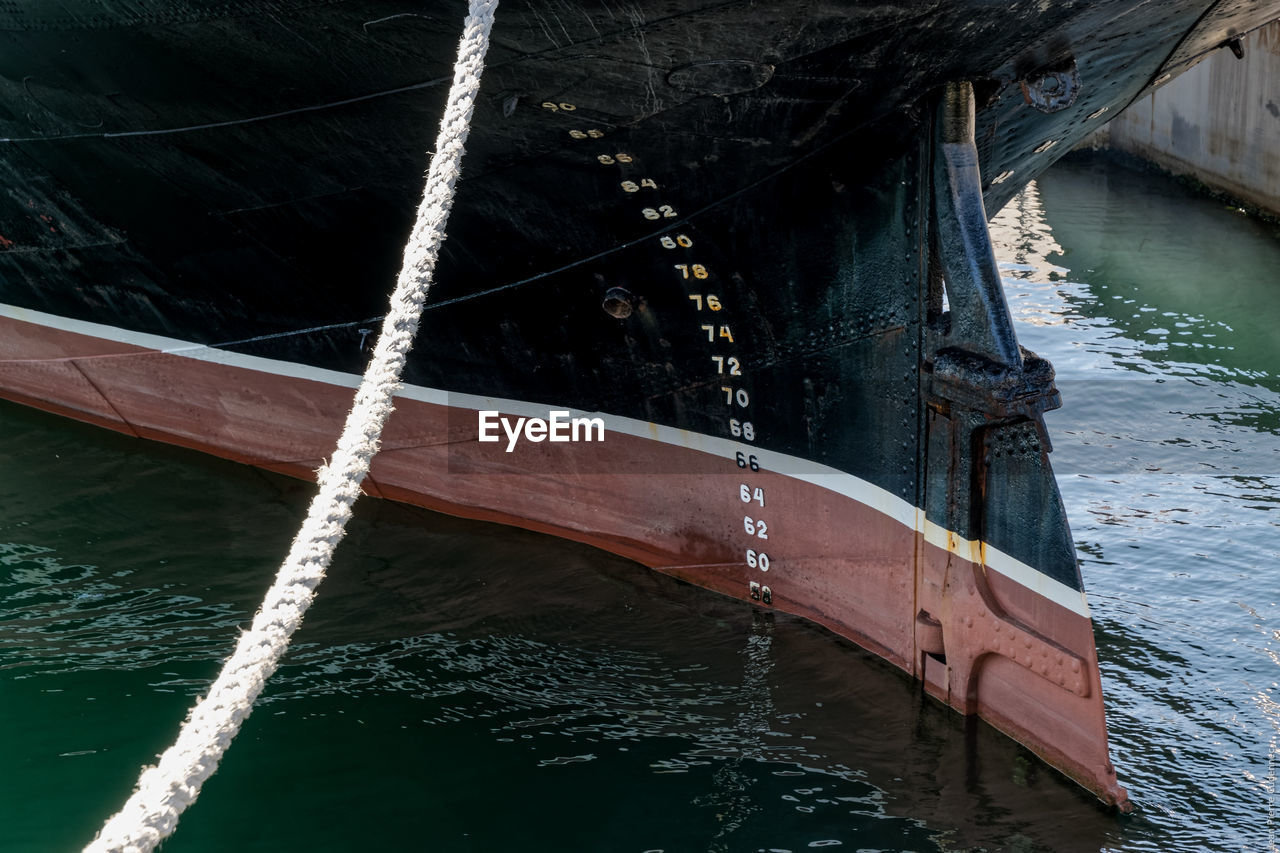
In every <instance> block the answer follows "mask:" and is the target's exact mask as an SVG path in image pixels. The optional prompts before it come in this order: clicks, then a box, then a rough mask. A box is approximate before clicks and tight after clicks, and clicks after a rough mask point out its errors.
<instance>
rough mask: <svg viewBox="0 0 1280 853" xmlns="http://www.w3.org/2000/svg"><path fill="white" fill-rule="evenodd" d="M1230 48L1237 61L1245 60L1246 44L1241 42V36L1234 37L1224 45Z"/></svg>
mask: <svg viewBox="0 0 1280 853" xmlns="http://www.w3.org/2000/svg"><path fill="white" fill-rule="evenodd" d="M1224 44H1225V45H1226V47H1228V48H1230V50H1231V55H1232V56H1234V57H1235V58H1236V59H1244V42H1243V41H1241V40H1240V36H1233V37H1231V38H1229V39H1227V40H1226V42H1225V43H1224Z"/></svg>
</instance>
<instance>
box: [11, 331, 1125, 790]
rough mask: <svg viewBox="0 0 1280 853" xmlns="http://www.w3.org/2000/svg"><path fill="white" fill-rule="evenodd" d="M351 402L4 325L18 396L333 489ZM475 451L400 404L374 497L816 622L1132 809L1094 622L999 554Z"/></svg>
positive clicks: (871, 515)
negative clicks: (1004, 566) (1009, 568)
mask: <svg viewBox="0 0 1280 853" xmlns="http://www.w3.org/2000/svg"><path fill="white" fill-rule="evenodd" d="M351 393H352V392H351V391H350V389H348V388H344V387H341V386H337V385H333V384H328V383H326V382H320V381H314V380H310V379H306V378H298V377H296V376H287V375H280V374H275V373H271V372H265V371H259V370H250V369H245V368H243V367H238V366H230V365H227V364H220V363H215V362H213V361H208V360H199V359H195V358H190V357H187V356H183V355H177V354H168V353H162V352H158V351H156V350H151V349H146V348H144V347H139V346H132V345H129V344H124V343H119V342H116V341H111V340H105V339H102V338H97V337H92V336H90V335H87V334H80V333H77V332H70V331H65V330H60V329H55V328H50V327H48V326H45V325H41V324H39V323H31V322H24V321H21V320H15V319H11V318H5V317H0V396H2V397H4V398H7V399H10V400H14V401H16V402H20V403H24V404H27V405H31V406H34V407H37V408H41V409H44V410H47V411H51V412H55V413H57V414H60V415H64V416H69V417H73V418H76V419H79V420H82V421H87V422H90V423H93V424H97V425H100V426H105V427H108V428H111V429H115V430H119V431H121V432H125V433H128V434H130V435H134V436H138V437H141V438H148V439H154V440H158V441H164V442H168V443H171V444H177V445H181V446H184V447H188V448H193V449H196V450H200V451H204V452H208V453H212V454H215V455H217V456H221V457H225V458H228V459H232V460H236V461H239V462H244V463H248V464H251V465H256V466H260V467H262V468H265V469H268V470H271V471H276V472H280V473H284V474H288V475H292V476H297V477H302V478H310V477H312V476H313V474H314V471H315V469H316V468H318V467H319V466H320V465H321V464H322V461H323V459H324V458H325V457H327V455H328V454H329V452H330V451H331V449H332V447H333V444H334V442H335V441H336V437H337V434H338V432H339V430H340V428H341V421H342V418H343V416H344V414H345V413H346V411H347V409H348V407H349V405H350V399H351ZM476 434H477V425H476V415H475V413H474V411H465V410H464V411H458V410H456V409H454V410H452V411H451V410H450V409H449V407H447V406H444V405H436V404H431V403H425V402H421V401H418V400H413V399H404V398H401V399H399V400H398V402H397V411H396V413H395V415H394V416H393V417H392V419H391V421H390V423H389V424H388V427H387V430H386V432H385V434H384V439H383V449H382V451H381V453H380V454H379V456H378V457H377V458H376V459H375V460H374V462H373V466H372V470H371V472H370V476H369V479H368V480H367V482H366V491H367V492H369V493H370V494H373V495H376V496H379V497H384V498H388V499H391V500H397V501H403V502H406V503H411V504H416V505H419V506H423V507H427V508H430V509H434V510H440V511H443V512H447V513H451V514H454V515H460V516H465V517H469V518H474V519H482V520H489V521H497V522H502V523H506V524H513V525H518V526H520V527H525V528H528V529H532V530H537V531H542V532H546V533H551V534H554V535H557V536H562V537H565V538H569V539H573V540H577V541H580V542H586V543H589V544H592V545H595V546H598V547H601V548H603V549H606V550H608V551H612V552H614V553H617V554H620V555H623V556H625V557H628V558H631V559H634V560H636V561H638V562H640V563H643V564H644V565H646V566H649V567H651V568H654V569H656V570H658V571H661V572H664V573H666V574H669V575H672V576H674V577H678V578H681V579H683V580H686V581H689V582H691V583H694V584H697V585H698V586H702V587H706V588H708V589H712V590H715V591H718V592H722V593H724V594H726V595H730V596H734V597H736V598H741V599H752V598H754V599H756V602H757V604H758V605H760V606H770V607H772V608H775V609H778V610H783V611H786V612H789V613H793V614H796V615H799V616H803V617H805V618H808V619H811V620H813V621H815V622H817V623H819V624H821V625H824V626H826V627H827V628H829V629H831V630H832V631H834V632H836V633H837V634H839V635H841V636H843V637H846V638H848V639H850V640H852V641H853V642H855V643H857V644H859V645H861V646H863V647H865V648H867V649H869V650H870V651H873V652H875V653H876V654H878V655H880V656H882V657H884V658H885V659H886V660H889V661H891V662H892V663H894V664H895V665H897V666H899V667H901V668H902V669H903V670H905V671H906V672H908V673H911V674H912V675H914V676H916V677H917V678H920V679H921V680H922V681H923V683H924V685H925V688H926V689H927V690H928V692H929V693H930V694H932V695H933V696H935V697H937V698H939V699H940V700H942V701H944V702H947V703H948V704H950V705H951V706H952V707H954V708H956V709H957V710H959V711H961V712H963V713H966V714H978V715H980V716H981V717H982V718H983V719H985V720H987V721H988V722H990V723H991V724H993V725H995V726H996V727H997V728H999V729H1001V730H1002V731H1004V732H1006V733H1007V734H1009V735H1011V736H1012V737H1013V738H1015V739H1016V740H1018V741H1019V742H1021V743H1023V744H1024V745H1026V746H1027V747H1029V748H1031V749H1032V750H1033V751H1035V752H1036V753H1038V754H1039V755H1041V756H1042V757H1044V758H1045V759H1046V760H1047V761H1048V762H1049V763H1050V764H1052V765H1053V766H1055V767H1057V768H1059V769H1061V770H1062V771H1064V772H1065V773H1067V774H1068V775H1070V776H1071V777H1073V778H1074V779H1076V780H1077V781H1078V782H1080V783H1081V784H1082V785H1084V786H1085V787H1086V788H1088V789H1090V790H1091V791H1093V792H1094V793H1095V794H1097V795H1098V796H1099V797H1100V798H1101V799H1102V800H1103V801H1105V802H1108V803H1113V804H1116V805H1118V806H1120V807H1121V808H1122V809H1124V808H1127V807H1128V799H1127V795H1126V794H1125V791H1124V789H1123V788H1121V787H1120V786H1119V785H1118V783H1117V781H1116V776H1115V771H1114V769H1113V767H1112V766H1111V763H1110V760H1109V757H1108V750H1107V738H1106V723H1105V718H1104V714H1103V705H1102V686H1101V682H1100V679H1099V672H1098V665H1097V655H1096V652H1095V649H1094V641H1093V629H1092V624H1091V622H1090V620H1089V618H1088V617H1087V616H1085V615H1081V614H1080V613H1077V612H1073V611H1072V610H1070V609H1068V608H1066V607H1063V606H1061V605H1060V604H1058V603H1055V602H1053V601H1051V600H1049V599H1048V598H1045V597H1043V596H1041V595H1039V594H1038V593H1036V592H1035V591H1033V590H1032V589H1030V588H1028V587H1027V586H1024V585H1023V584H1021V583H1019V582H1017V581H1015V580H1012V579H1010V578H1008V577H1005V576H1003V575H1001V574H1000V573H999V572H997V571H995V570H993V569H991V568H990V567H988V566H985V565H983V563H982V558H981V555H980V554H979V555H974V554H966V553H965V552H964V551H963V550H961V549H951V548H944V547H940V546H938V545H935V544H933V543H932V542H930V541H928V539H929V537H926V535H925V534H924V533H923V532H922V531H921V530H917V529H913V528H912V527H910V526H908V525H905V524H903V523H902V522H901V521H899V520H896V519H894V518H891V517H889V516H887V515H885V514H882V513H881V512H879V511H878V510H876V509H873V508H871V507H869V506H867V505H866V504H864V503H862V502H860V501H858V500H856V499H853V498H851V497H848V496H846V495H845V494H841V493H839V492H836V491H832V490H829V489H827V488H824V487H822V486H818V485H814V484H813V483H810V482H806V481H804V480H800V479H796V478H793V477H790V476H787V475H786V474H782V473H777V472H772V471H759V472H752V471H749V470H747V469H742V470H739V469H737V467H736V466H735V465H734V464H732V462H730V464H728V465H726V460H725V459H724V458H722V457H721V456H719V455H717V454H713V453H707V452H703V451H700V450H693V449H690V448H687V447H680V446H676V445H673V444H670V443H666V442H663V441H661V440H655V439H651V438H645V437H639V436H635V435H628V434H624V433H616V432H610V433H608V434H607V435H606V437H605V441H604V442H603V443H585V442H579V443H573V444H555V445H552V444H547V443H541V444H529V443H527V442H525V443H523V444H522V445H520V446H518V447H517V448H516V450H515V451H514V452H511V453H507V452H505V447H506V442H505V439H504V440H503V441H501V442H498V443H496V444H482V443H480V442H478V441H477V440H476ZM744 483H745V484H747V485H748V486H749V487H750V489H751V490H752V491H753V490H754V489H755V488H760V489H762V491H763V493H764V494H765V495H767V501H766V503H765V505H764V506H763V507H761V506H760V505H759V503H758V502H755V501H751V502H746V503H744V502H743V501H742V500H741V495H740V487H741V486H742V485H743V484H744ZM744 515H746V516H754V520H755V521H760V520H767V524H768V539H767V540H765V539H762V538H759V537H758V536H749V535H748V534H747V533H746V532H745V527H744ZM922 526H923V525H922V524H918V525H917V527H922ZM747 547H752V549H753V551H757V552H767V554H768V556H769V560H770V563H769V569H768V570H767V571H761V569H760V568H759V567H758V566H757V567H755V568H752V567H750V566H749V565H748V564H747V561H746V559H744V555H745V554H746V550H745V549H746V548H747ZM957 550H960V553H956V551H957ZM762 591H763V592H762ZM766 599H767V600H766ZM954 626H963V629H962V630H960V629H957V628H956V627H954Z"/></svg>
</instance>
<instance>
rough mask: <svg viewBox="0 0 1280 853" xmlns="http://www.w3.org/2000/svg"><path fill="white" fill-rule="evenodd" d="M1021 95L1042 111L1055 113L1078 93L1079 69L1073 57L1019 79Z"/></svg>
mask: <svg viewBox="0 0 1280 853" xmlns="http://www.w3.org/2000/svg"><path fill="white" fill-rule="evenodd" d="M1021 85H1022V97H1023V98H1025V99H1026V101H1027V103H1028V104H1030V105H1031V106H1033V107H1035V108H1036V109H1037V110H1039V111H1040V112H1042V113H1056V112H1060V111H1061V110H1065V109H1066V108H1067V107H1069V106H1071V105H1072V104H1074V103H1075V102H1076V98H1077V97H1078V96H1079V95H1080V70H1079V69H1078V68H1076V61H1075V59H1074V58H1072V59H1069V60H1067V61H1066V62H1063V63H1060V64H1058V65H1055V66H1053V67H1050V68H1043V69H1041V70H1039V71H1036V72H1034V73H1032V74H1028V75H1027V76H1026V77H1024V78H1023V79H1022V81H1021Z"/></svg>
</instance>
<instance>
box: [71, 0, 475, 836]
mask: <svg viewBox="0 0 1280 853" xmlns="http://www.w3.org/2000/svg"><path fill="white" fill-rule="evenodd" d="M497 7H498V0H471V4H470V10H469V13H468V15H467V20H466V25H465V30H464V32H463V37H462V43H461V44H460V45H459V47H458V60H457V63H456V64H455V65H454V74H453V86H452V88H451V89H450V90H449V100H448V104H447V106H446V108H445V113H444V118H443V119H442V120H441V122H440V135H439V136H438V137H437V139H436V153H435V155H434V156H433V157H432V158H431V167H430V169H429V170H428V172H427V182H426V187H425V189H424V191H423V197H422V204H421V205H420V206H419V208H418V219H417V222H416V223H415V224H414V228H413V233H412V235H411V236H410V238H409V242H408V244H407V245H406V246H405V252H404V267H403V268H402V269H401V271H400V276H399V278H398V279H397V281H396V288H395V292H394V293H393V294H392V296H391V308H390V311H389V312H388V313H387V316H386V318H385V319H384V320H383V323H382V333H381V335H380V337H379V338H378V344H377V346H376V347H375V348H374V355H373V360H372V361H371V362H370V364H369V368H368V370H366V371H365V375H364V379H363V381H362V382H361V384H360V388H359V389H358V390H357V391H356V396H355V402H354V404H353V405H352V408H351V411H350V413H348V415H347V421H346V425H345V426H344V427H343V430H342V436H341V438H339V439H338V446H337V449H336V450H335V451H334V454H333V459H332V461H330V462H329V464H328V465H326V466H324V468H322V469H321V470H320V471H319V473H318V476H317V481H318V486H319V488H318V489H317V492H316V496H315V498H314V499H313V500H312V502H311V507H310V510H309V511H308V513H307V518H306V521H304V522H303V523H302V527H301V529H300V530H299V531H298V534H297V536H296V537H295V538H294V540H293V547H292V548H291V549H290V550H289V555H288V556H287V557H286V558H285V561H284V563H283V564H282V565H281V566H280V571H279V573H278V574H277V575H276V580H275V583H274V584H272V586H271V588H270V589H269V590H267V594H266V597H265V598H263V600H262V607H261V608H260V609H259V610H258V613H257V615H256V616H254V618H253V624H252V626H251V627H250V628H249V630H248V631H246V632H245V633H243V634H242V635H241V636H240V640H239V642H237V643H236V647H235V651H234V652H232V654H231V657H229V658H228V659H227V661H226V663H225V664H224V665H223V667H222V672H221V673H219V675H218V678H217V680H215V681H214V683H213V686H212V687H210V689H209V693H208V695H206V696H205V697H204V698H203V699H200V700H197V702H196V704H195V706H194V707H193V708H192V709H191V712H190V714H188V715H187V719H186V722H184V723H183V725H182V730H181V731H180V732H179V733H178V739H177V740H176V741H175V742H174V744H173V746H171V747H169V748H168V749H167V750H165V752H164V754H163V755H161V756H160V760H159V762H157V764H156V766H154V767H145V768H143V770H142V774H141V776H140V777H139V779H138V785H137V788H136V789H135V790H134V793H133V795H132V796H131V797H130V798H129V799H128V801H127V802H126V803H125V804H124V807H123V808H121V809H120V811H119V812H117V813H116V814H115V815H114V816H112V817H111V818H110V819H109V820H107V822H106V823H105V824H104V825H103V827H102V829H101V830H99V832H98V835H97V837H96V838H94V840H93V841H92V842H90V843H89V845H88V846H87V847H85V851H92V853H106V851H120V853H134V851H147V850H151V849H153V848H154V847H155V846H156V845H157V844H159V843H160V842H161V841H162V840H164V839H165V838H166V837H168V836H169V835H170V834H171V833H172V832H173V830H174V829H175V828H176V827H177V825H178V817H179V815H181V814H182V812H183V810H185V809H186V808H187V807H188V806H190V805H191V804H192V803H193V802H195V799H196V797H197V796H198V795H199V793H200V786H201V785H203V784H204V782H205V780H206V779H208V778H209V777H210V776H212V775H213V772H214V771H215V770H216V769H217V768H218V762H219V760H221V758H222V755H223V753H224V752H226V750H227V747H228V746H229V745H230V744H231V740H232V738H234V737H235V736H236V732H238V731H239V730H240V724H241V723H243V722H244V720H245V718H246V717H248V716H249V712H250V711H251V710H253V703H254V700H255V699H257V697H258V694H259V693H261V692H262V688H263V685H264V684H266V681H267V679H268V678H270V677H271V674H272V673H273V672H275V670H276V667H277V666H278V665H279V663H280V658H281V657H282V656H283V655H284V652H285V650H286V649H287V648H288V646H289V639H290V637H291V636H292V635H293V632H294V631H296V630H297V628H298V626H299V625H300V624H301V623H302V616H303V614H304V613H306V612H307V608H308V607H310V606H311V601H312V599H313V598H314V596H315V589H316V587H317V586H318V585H319V584H320V581H321V580H322V579H323V578H324V573H325V571H326V570H327V569H328V568H329V563H330V561H331V560H332V559H333V552H334V549H335V548H336V547H337V545H338V542H339V541H341V539H342V537H343V534H344V532H345V528H346V524H347V521H348V520H349V519H350V518H351V507H352V505H353V504H354V503H355V501H356V498H357V497H359V495H360V483H361V482H362V481H363V480H364V478H365V475H366V474H368V472H369V463H370V461H371V460H372V459H373V456H374V454H375V453H377V452H378V444H379V441H380V438H381V435H382V428H383V426H384V425H385V424H386V422H387V418H388V417H389V416H390V415H391V412H392V409H393V408H394V406H393V404H392V397H393V395H394V394H395V392H396V391H397V390H398V389H399V387H400V373H401V371H402V370H403V368H404V362H405V357H406V355H407V354H408V352H409V350H410V349H411V348H412V347H413V338H414V334H415V333H416V332H417V330H418V320H419V317H420V316H421V314H422V306H423V303H424V302H425V301H426V297H427V292H428V290H429V289H430V287H431V280H432V276H433V275H434V272H435V266H436V259H437V257H438V256H439V253H440V245H441V243H443V242H444V237H445V232H444V229H445V223H446V222H447V221H448V218H449V211H450V209H451V207H452V206H453V193H454V185H455V184H456V183H457V180H458V175H459V165H460V163H461V161H462V154H463V145H464V143H465V142H466V139H467V133H468V131H469V130H470V125H471V113H472V110H473V109H474V107H475V100H476V94H477V93H478V92H479V90H480V74H481V72H482V71H483V69H484V56H485V52H486V51H487V50H488V47H489V33H490V31H491V29H492V27H493V16H494V12H495V11H496V10H497Z"/></svg>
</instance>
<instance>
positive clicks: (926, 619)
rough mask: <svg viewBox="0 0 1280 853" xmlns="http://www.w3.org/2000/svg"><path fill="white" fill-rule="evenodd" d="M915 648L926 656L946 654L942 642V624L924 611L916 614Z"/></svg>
mask: <svg viewBox="0 0 1280 853" xmlns="http://www.w3.org/2000/svg"><path fill="white" fill-rule="evenodd" d="M916 647H917V648H918V649H920V651H922V652H925V653H926V654H931V655H938V656H941V655H945V654H946V646H945V645H944V644H943V641H942V623H941V622H939V621H938V620H937V619H934V618H933V616H932V615H930V614H929V613H928V612H927V611H924V610H921V611H920V612H919V613H917V614H916Z"/></svg>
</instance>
